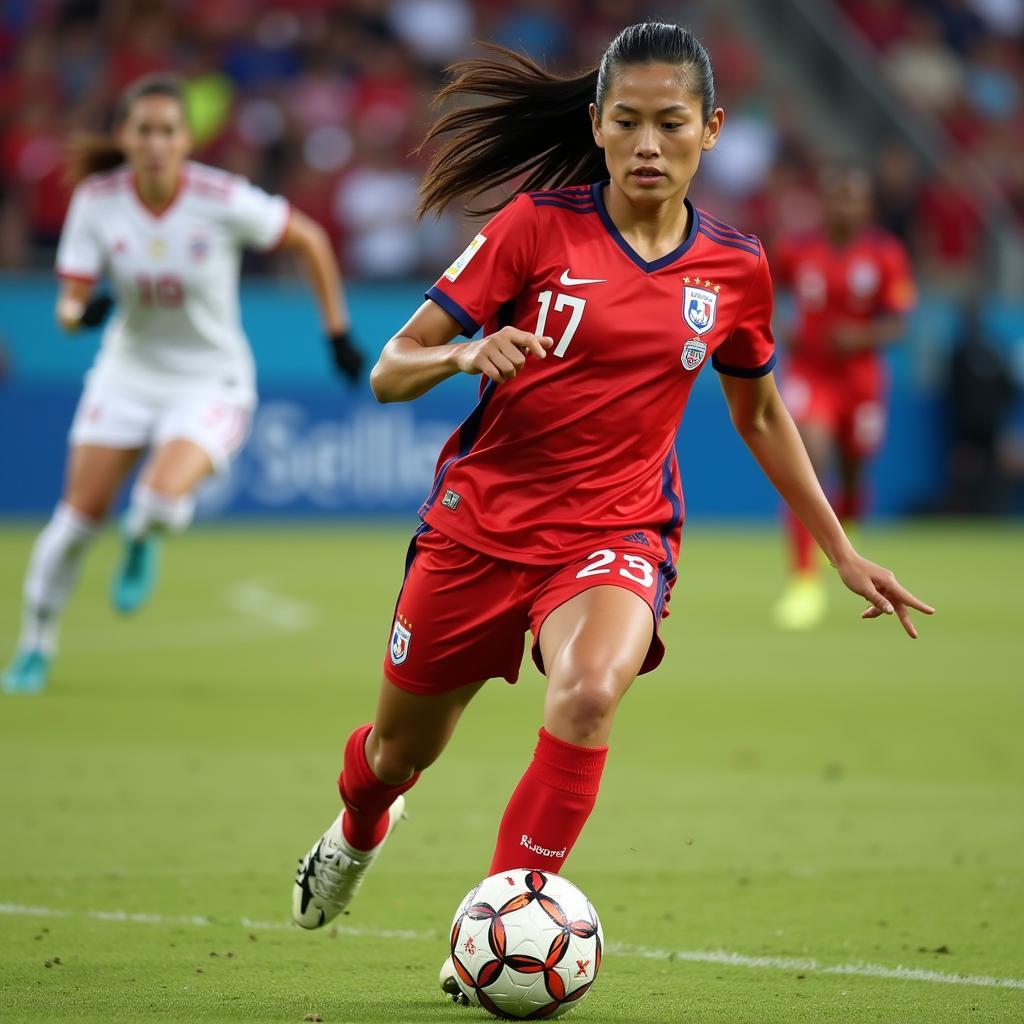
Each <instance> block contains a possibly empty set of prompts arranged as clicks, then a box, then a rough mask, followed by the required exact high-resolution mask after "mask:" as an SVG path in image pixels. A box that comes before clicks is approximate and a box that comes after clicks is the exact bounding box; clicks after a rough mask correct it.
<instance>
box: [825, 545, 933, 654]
mask: <svg viewBox="0 0 1024 1024" xmlns="http://www.w3.org/2000/svg"><path fill="white" fill-rule="evenodd" d="M836 571H837V572H838V573H839V576H840V578H841V579H842V581H843V582H844V583H845V584H846V585H847V586H848V587H849V588H850V590H852V591H853V592H854V593H855V594H860V595H861V597H864V598H866V599H867V600H868V601H870V602H871V607H870V608H868V609H867V610H866V611H864V612H863V613H862V614H861V618H862V619H877V618H880V617H881V616H882V615H895V616H896V617H897V618H898V619H899V620H900V623H901V624H902V626H903V629H904V630H905V631H906V633H907V636H909V637H910V638H911V639H912V640H916V639H917V629H916V628H915V627H914V623H913V622H912V621H911V618H910V609H911V608H916V609H917V610H918V611H919V612H924V614H925V615H932V614H933V613H934V612H935V609H934V608H932V607H931V605H927V604H925V603H924V601H922V600H920V599H919V598H917V597H914V595H913V594H912V593H911V592H910V591H909V590H907V588H906V587H904V586H903V585H902V584H901V583H900V581H899V580H898V579H896V577H895V576H894V575H893V573H892V570H890V569H886V568H885V567H884V566H881V565H875V563H874V562H869V561H868V560H867V559H866V558H862V557H861V556H860V555H858V554H857V553H856V552H854V553H853V554H852V555H851V556H850V557H849V558H848V559H846V560H844V561H843V562H842V563H840V564H837V565H836Z"/></svg>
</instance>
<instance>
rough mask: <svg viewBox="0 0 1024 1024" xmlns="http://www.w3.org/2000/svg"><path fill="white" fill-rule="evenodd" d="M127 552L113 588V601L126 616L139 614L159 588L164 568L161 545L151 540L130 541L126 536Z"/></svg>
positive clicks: (122, 559) (126, 535) (145, 538)
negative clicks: (161, 567) (161, 566)
mask: <svg viewBox="0 0 1024 1024" xmlns="http://www.w3.org/2000/svg"><path fill="white" fill-rule="evenodd" d="M122 540H123V543H124V550H123V553H122V555H121V564H120V565H119V566H118V567H117V574H116V575H115V576H114V581H113V583H112V584H111V587H110V600H111V601H112V602H113V605H114V608H115V609H116V610H117V611H119V612H120V613H121V614H122V615H131V614H132V613H133V612H137V611H138V610H139V609H140V608H141V607H142V605H143V604H145V603H146V600H147V599H148V597H149V595H150V594H151V593H152V592H153V588H154V587H155V586H156V581H157V576H158V575H159V566H160V541H159V540H158V539H157V538H156V537H154V536H152V535H150V536H148V537H137V538H136V537H129V536H128V534H126V533H122Z"/></svg>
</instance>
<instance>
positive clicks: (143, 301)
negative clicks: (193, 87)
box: [3, 77, 361, 693]
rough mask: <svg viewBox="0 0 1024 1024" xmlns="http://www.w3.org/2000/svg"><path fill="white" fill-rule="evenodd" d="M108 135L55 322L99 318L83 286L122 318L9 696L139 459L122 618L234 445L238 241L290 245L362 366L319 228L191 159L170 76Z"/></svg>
mask: <svg viewBox="0 0 1024 1024" xmlns="http://www.w3.org/2000/svg"><path fill="white" fill-rule="evenodd" d="M116 124H117V133H116V140H115V139H95V140H85V141H82V142H81V143H80V145H79V146H78V148H77V150H76V151H75V154H74V160H73V165H72V177H73V179H74V180H75V181H76V183H77V185H78V187H77V188H76V190H75V194H74V197H73V198H72V201H71V208H70V211H69V213H68V218H67V222H66V223H65V225H64V231H63V234H62V236H61V241H60V246H59V249H58V253H57V272H58V274H59V276H60V278H61V285H60V293H59V298H58V302H57V318H58V320H59V321H60V324H61V326H62V327H63V328H64V329H65V330H68V331H76V330H78V329H79V328H81V327H93V326H96V325H97V324H99V323H100V322H101V321H102V320H103V318H104V317H105V315H106V313H107V311H108V310H109V308H110V306H111V304H112V300H111V299H110V298H108V297H106V296H102V295H99V294H97V292H96V291H95V289H96V286H97V283H98V281H99V279H100V277H101V276H102V275H104V274H106V275H107V276H108V277H109V278H110V280H111V282H112V284H113V288H114V292H115V294H116V297H117V305H118V310H119V312H118V315H117V316H116V317H115V318H114V319H113V321H112V322H111V323H110V324H109V326H108V327H107V329H106V331H105V333H104V336H103V344H102V346H101V348H100V352H99V355H98V356H97V359H96V362H95V364H94V365H93V368H92V370H91V371H90V372H89V375H88V377H87V378H86V385H85V389H84V391H83V393H82V397H81V400H80V401H79V404H78V409H77V412H76V413H75V418H74V422H73V423H72V426H71V434H70V456H69V460H68V469H67V480H66V483H65V487H64V493H63V497H62V499H61V502H60V504H59V505H58V506H57V509H56V511H55V512H54V514H53V518H52V519H51V520H50V522H49V523H48V524H47V526H46V527H45V529H44V530H43V532H42V533H41V534H40V535H39V537H38V539H37V540H36V543H35V546H34V547H33V549H32V555H31V558H30V560H29V566H28V573H27V576H26V578H25V587H24V618H23V625H22V630H21V636H20V639H19V641H18V648H17V652H16V654H15V657H14V660H13V662H12V663H11V665H10V666H9V668H8V669H7V671H6V673H5V674H4V677H3V685H4V688H5V689H6V690H7V691H8V692H20V693H34V692H38V691H39V690H41V689H42V688H43V686H44V685H45V682H46V678H47V674H48V672H49V669H50V665H51V662H52V659H53V656H54V653H55V651H56V647H57V630H58V623H59V618H60V614H61V611H62V610H63V608H64V606H65V604H66V603H67V600H68V598H69V597H70V595H71V591H72V589H73V587H74V585H75V581H76V579H77V577H78V571H79V567H80V565H81V562H82V558H83V556H84V554H85V552H86V549H87V548H88V547H89V544H90V542H91V541H92V540H93V538H94V537H95V536H96V534H97V532H98V530H99V527H100V524H101V523H102V521H103V519H104V518H105V516H106V515H107V512H108V510H109V508H110V506H111V504H112V502H113V501H114V498H115V496H116V495H117V492H118V490H119V488H120V486H121V484H122V482H123V481H124V479H125V477H126V475H127V474H128V473H129V471H130V470H131V469H132V467H133V466H134V465H135V463H136V462H137V460H138V459H139V457H140V455H141V454H142V453H143V452H144V451H145V450H147V449H149V453H150V454H149V457H148V459H147V460H146V463H145V465H144V466H143V467H142V470H141V472H140V474H139V477H138V482H137V483H136V484H135V486H134V488H133V490H132V494H131V504H130V507H129V509H128V511H127V514H126V515H125V518H124V524H123V536H124V553H123V557H122V560H121V564H120V568H119V569H118V571H117V574H116V576H115V578H114V583H113V589H112V598H113V602H114V605H115V606H116V608H117V609H118V610H119V611H121V612H125V613H128V612H133V611H135V610H136V609H138V608H139V606H140V605H141V604H142V603H143V601H145V599H146V597H147V596H148V595H149V593H150V592H151V590H152V588H153V585H154V582H155V579H156V571H157V564H156V559H157V534H158V533H159V532H160V531H171V532H180V531H181V530H183V529H185V527H186V526H188V524H189V522H190V520H191V518H192V510H193V506H194V497H193V494H194V492H195V489H196V487H197V486H198V484H199V483H200V482H201V481H202V480H203V478H204V477H206V476H207V475H208V474H209V473H211V472H213V471H215V470H221V469H223V468H224V467H225V466H226V465H227V463H228V461H229V460H230V458H231V456H232V455H233V454H234V453H235V452H236V451H237V450H238V449H239V447H240V446H241V445H242V443H243V441H244V440H245V437H246V433H247V431H248V425H249V421H250V419H251V417H252V413H253V408H254V406H255V404H256V390H255V374H254V368H253V361H252V354H251V352H250V351H249V346H248V343H247V341H246V339H245V335H244V334H243V333H242V328H241V323H240V318H239V310H238V274H239V263H240V261H241V251H242V249H243V248H244V247H246V246H252V247H253V248H257V249H263V250H269V249H272V248H274V247H275V246H277V245H283V246H285V247H287V248H291V249H295V250H297V251H298V252H299V253H300V254H301V256H302V257H303V259H304V261H305V263H306V265H307V268H308V271H309V275H310V278H311V281H312V284H313V289H314V292H315V294H316V298H317V302H318V304H319V306H320V309H321V312H322V315H323V320H324V324H325V326H326V328H327V331H328V333H329V336H330V341H331V345H332V347H333V351H334V356H335V361H336V363H337V365H338V367H339V369H341V370H343V371H344V372H346V373H347V374H348V375H349V376H350V377H353V378H355V377H356V376H358V373H359V366H360V363H361V356H360V355H359V353H358V351H357V350H356V349H355V348H354V347H353V346H352V344H351V342H350V340H349V338H348V320H347V314H346V313H345V311H344V307H343V304H342V296H341V279H340V276H339V273H338V266H337V263H336V261H335V258H334V255H333V253H332V251H331V247H330V243H329V242H328V240H327V236H326V234H325V232H324V231H323V229H322V228H320V227H319V225H317V224H315V223H314V222H313V221H311V220H310V219H309V218H308V217H306V216H304V215H303V214H301V213H299V212H298V211H297V210H294V209H289V206H288V203H287V202H286V201H285V200H284V199H282V198H281V197H280V196H270V195H267V194H266V193H265V192H263V191H261V190H260V189H258V188H255V187H254V186H253V185H251V184H249V182H248V181H246V180H244V179H242V178H238V177H235V176H233V175H230V174H226V173H224V172H222V171H218V170H214V169H213V168H210V167H204V166H202V165H200V164H197V163H193V162H190V161H188V159H187V157H188V152H189V148H190V139H189V132H188V127H187V123H186V117H185V106H184V100H183V97H182V93H181V90H180V87H179V86H178V84H177V82H176V81H175V80H174V79H170V78H163V77H148V78H144V79H141V80H140V81H139V82H137V83H136V84H134V85H133V86H131V87H130V88H129V89H128V90H127V92H126V94H125V95H124V97H123V98H122V100H121V103H120V105H119V112H118V117H117V122H116ZM97 172H105V173H97Z"/></svg>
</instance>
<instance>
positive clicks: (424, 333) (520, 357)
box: [370, 299, 554, 402]
mask: <svg viewBox="0 0 1024 1024" xmlns="http://www.w3.org/2000/svg"><path fill="white" fill-rule="evenodd" d="M461 330H462V327H461V325H460V324H459V322H458V321H457V320H455V319H454V318H453V317H451V316H449V315H448V314H447V313H446V312H445V311H444V310H443V309H442V308H441V307H440V306H439V305H437V303H435V302H431V301H430V300H429V299H428V300H427V301H426V302H424V303H423V305H422V306H420V308H419V309H418V310H416V312H415V313H414V314H413V317H412V319H411V320H410V321H409V322H408V323H407V324H406V325H405V326H404V327H403V328H402V329H401V330H400V331H399V332H398V333H397V334H396V335H395V336H394V337H393V338H392V339H391V340H390V341H389V342H388V343H387V344H386V345H385V346H384V349H383V351H382V352H381V354H380V359H378V360H377V365H376V366H375V367H374V368H373V370H372V371H371V372H370V387H371V388H372V389H373V393H374V395H375V396H376V398H377V401H378V402H408V401H411V400H412V399H414V398H419V396H420V395H422V394H425V393H426V392H427V391H429V390H430V389H431V388H432V387H434V386H435V385H437V384H440V383H441V381H443V380H447V379H448V378H449V377H453V376H454V375H455V374H457V373H468V374H470V375H478V374H483V375H484V376H485V377H488V378H489V379H490V380H493V381H494V382H495V383H501V381H503V380H511V379H512V378H513V377H515V376H516V375H517V374H518V373H519V371H520V370H522V368H523V367H524V366H525V365H526V360H527V357H528V356H530V355H535V356H537V358H538V359H543V358H545V356H546V355H547V350H548V349H549V348H551V346H552V345H554V341H553V340H552V339H551V338H548V337H540V336H539V335H536V334H530V333H529V332H528V331H520V330H518V329H517V328H515V327H503V328H502V329H501V330H500V331H495V332H494V334H489V335H488V336H487V337H486V338H481V339H480V340H479V341H467V342H462V343H460V344H458V345H449V344H448V342H450V341H451V340H452V339H453V338H454V337H455V336H456V335H457V334H458V333H459V332H460V331H461Z"/></svg>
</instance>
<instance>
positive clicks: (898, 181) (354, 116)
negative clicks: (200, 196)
mask: <svg viewBox="0 0 1024 1024" xmlns="http://www.w3.org/2000/svg"><path fill="white" fill-rule="evenodd" d="M841 8H842V14H843V15H844V16H845V17H846V18H847V19H848V23H849V27H850V31H851V32H853V31H857V32H859V33H861V34H862V35H863V37H864V38H865V39H866V40H867V41H868V43H869V44H870V45H871V46H872V47H873V48H874V51H875V54H876V57H877V61H878V66H879V71H880V73H882V74H884V75H885V76H887V77H888V81H889V82H890V83H891V85H892V86H893V89H894V93H893V95H894V102H898V103H902V104H905V105H907V106H908V107H909V108H910V109H911V110H915V109H921V110H926V111H928V112H929V113H930V114H933V115H935V116H936V117H938V118H939V119H940V120H941V122H942V123H943V124H944V125H945V126H946V128H947V129H948V131H949V133H950V135H951V137H952V139H953V140H954V141H955V142H956V143H957V144H958V145H959V146H961V147H963V149H964V151H965V152H966V151H969V152H970V153H971V154H972V158H973V159H979V160H981V161H982V162H984V163H985V164H986V165H987V166H988V168H989V172H990V175H991V178H992V179H993V180H994V181H996V182H997V183H998V187H999V188H1000V189H1002V190H1003V192H1004V195H1005V198H1006V199H1007V200H1008V201H1009V203H1010V204H1011V206H1012V208H1013V209H1014V210H1015V211H1016V214H1017V215H1018V216H1019V217H1020V218H1022V219H1024V147H1022V146H1021V145H1020V140H1021V139H1022V138H1024V47H1022V46H1021V38H1022V30H1024V0H916V2H906V0H901V2H892V0H842V3H841ZM716 11H717V13H711V12H716ZM2 12H3V13H2V14H0V167H2V191H0V266H6V267H19V268H20V267H43V266H46V265H47V264H49V263H50V261H51V260H52V253H53V247H54V245H55V243H56V240H57V238H58V235H59V233H60V228H61V223H62V219H63V215H64V212H65V209H66V205H67V201H68V191H67V187H66V185H65V184H64V182H63V179H62V154H63V149H64V146H65V144H66V140H67V139H68V138H69V136H70V135H71V134H72V133H74V132H75V131H78V130H102V129H105V128H106V127H108V126H109V123H110V115H111V110H112V106H113V102H114V100H115V98H116V97H117V95H118V93H119V92H120V90H121V89H122V88H123V87H124V86H125V85H126V84H127V83H128V82H130V81H132V80H133V79H135V78H137V77H138V76H139V75H141V74H144V73H146V72H152V71H175V72H179V73H180V74H181V75H183V76H184V78H185V79H186V81H187V83H188V86H187V87H188V96H189V105H190V113H191V117H192V120H193V125H194V132H195V136H196V142H197V156H198V158H199V159H202V160H206V161H208V162H211V163H214V164H218V165H220V166H223V167H226V168H229V169H231V170H234V171H236V172H238V173H241V174H245V175H247V176H248V177H250V178H252V179H253V180H254V181H256V182H258V183H260V184H261V185H263V186H264V187H266V188H268V189H270V190H273V191H279V192H282V193H283V194H285V195H286V196H287V197H288V198H289V199H290V200H292V201H293V202H294V203H295V204H296V205H298V206H299V207H301V208H302V209H304V210H305V211H307V212H308V213H310V214H311V215H312V216H314V217H315V218H317V219H318V220H319V221H321V223H323V224H324V225H325V226H326V227H327V229H328V231H329V232H330V234H331V237H332V239H333V241H334V243H335V245H336V246H337V248H338V251H339V253H340V254H341V256H342V259H343V262H344V266H345V268H346V270H347V272H348V273H349V274H350V275H351V276H353V277H362V278H369V279H385V278H402V277H408V276H409V275H413V274H420V273H423V274H428V275H429V274H431V273H433V272H436V268H437V266H438V264H439V259H441V257H439V255H438V252H439V251H440V252H450V251H451V248H452V246H454V245H457V244H458V242H459V241H460V238H459V237H458V236H460V235H461V234H463V233H464V230H465V229H464V227H463V226H462V225H460V224H459V223H458V221H457V219H456V217H455V215H454V214H453V215H452V217H451V218H450V219H447V220H442V221H441V222H440V223H434V222H427V223H425V224H422V225H420V224H417V223H416V221H415V218H414V209H415V205H416V189H417V181H418V173H419V172H420V169H421V166H420V161H419V160H418V159H417V158H416V157H415V156H413V155H411V151H412V149H413V147H414V146H415V145H416V143H417V141H418V140H419V138H420V137H421V135H422V131H423V128H424V126H425V124H426V123H427V122H428V120H429V118H430V110H429V99H430V96H431V94H432V93H433V92H434V90H435V89H436V87H437V86H438V84H439V83H440V82H441V80H442V77H443V69H444V66H445V65H446V64H448V63H450V62H451V61H453V60H455V59H457V58H459V57H463V56H466V55H467V54H471V53H472V52H473V50H474V40H476V39H494V40H496V41H498V42H500V43H503V44H505V45H507V46H510V47H513V48H517V49H522V50H525V51H526V52H528V53H530V54H531V55H533V56H535V57H537V58H540V59H543V60H544V61H545V62H546V63H547V64H548V65H549V66H551V67H552V68H554V69H559V70H565V71H575V70H577V69H579V68H581V67H584V66H589V65H591V64H592V63H594V62H595V61H596V60H597V59H598V57H599V56H600V54H601V52H602V50H603V49H604V47H605V45H606V44H607V42H608V40H609V39H610V38H611V36H612V35H614V33H615V32H616V31H617V30H618V29H619V28H620V27H622V26H623V25H625V24H627V23H629V22H631V21H635V20H638V19H640V18H642V17H645V16H660V17H664V18H669V19H673V20H677V21H681V22H684V23H689V24H690V25H691V26H692V27H693V28H694V29H695V30H697V31H698V32H699V33H700V34H701V35H702V37H703V38H704V41H705V42H706V43H707V45H708V46H709V48H710V51H711V53H712V56H713V59H714V60H715V64H716V70H717V78H718V83H719V90H720V99H721V102H722V103H723V105H724V106H725V107H726V111H727V115H728V123H727V131H726V133H725V134H724V135H723V141H722V145H721V147H720V150H719V151H718V152H716V153H714V154H713V155H712V157H713V158H712V159H709V160H708V161H707V164H706V167H705V172H704V173H703V174H702V176H701V178H700V187H699V194H698V196H697V199H698V201H701V202H704V203H706V204H707V205H710V206H712V207H713V208H714V209H715V210H716V213H717V214H719V215H720V216H722V217H724V218H725V219H726V220H732V221H733V222H734V223H736V224H737V225H739V226H741V227H742V228H743V230H745V231H754V232H757V233H758V234H760V235H761V236H762V237H764V238H765V240H766V241H767V242H768V244H769V246H770V244H771V240H772V238H773V237H774V236H775V235H776V233H777V232H778V231H779V230H780V227H781V226H782V225H784V226H785V229H786V230H787V231H790V230H794V229H799V228H802V227H807V226H810V225H813V224H814V222H815V220H816V218H817V216H818V212H817V200H816V197H815V187H814V186H815V175H816V169H817V166H818V164H819V162H820V160H821V159H822V158H823V157H824V156H827V155H828V154H823V153H821V152H819V146H820V143H816V142H815V134H814V133H813V131H810V130H808V128H807V125H806V123H805V118H804V117H803V112H802V109H801V101H800V97H799V96H794V95H792V94H786V93H785V92H784V91H780V90H778V89H777V88H773V86H772V81H771V79H770V76H766V75H765V73H764V70H765V63H766V61H770V60H771V58H772V55H771V54H770V52H767V51H766V48H765V47H759V46H757V45H756V44H754V43H752V42H751V41H750V36H749V33H748V34H746V35H744V34H742V33H740V32H738V31H737V30H736V27H735V25H734V23H733V21H732V19H730V18H729V17H728V15H727V14H726V13H724V9H723V8H721V7H719V5H710V4H700V3H694V2H689V3H673V4H664V3H661V4H658V3H645V2H642V0H592V2H586V0H520V2H516V3H511V2H509V0H478V2H469V0H347V2H345V0H342V2H338V0H290V2H284V0H218V2H216V3H210V2H205V0H7V2H6V3H5V4H4V5H3V7H2ZM873 162H874V164H875V168H874V169H875V171H876V173H877V177H878V182H879V212H880V216H881V219H882V222H883V223H884V224H885V225H886V226H887V227H888V228H889V229H891V230H892V231H894V232H895V233H896V234H898V235H900V236H901V237H903V238H904V239H905V240H906V241H907V242H908V244H909V245H910V246H911V249H912V251H913V252H914V254H915V256H916V260H917V264H918V267H919V270H920V272H921V273H922V274H923V275H924V277H925V279H926V280H931V281H933V282H934V283H935V284H937V285H940V286H942V287H943V288H946V287H959V286H968V285H969V282H970V279H971V276H972V268H973V267H975V266H976V264H977V258H978V255H979V248H980V246H981V245H982V235H983V224H982V216H981V212H980V210H979V208H978V207H977V205H976V203H975V198H974V195H973V193H972V190H971V188H970V186H969V185H968V184H967V183H966V179H965V176H964V175H963V174H962V173H960V168H959V167H958V165H957V163H956V161H951V162H950V164H949V166H948V169H947V170H946V171H945V172H944V173H938V174H933V175H926V174H924V172H923V169H922V166H921V165H920V163H919V162H918V160H917V158H916V156H915V155H914V153H913V151H912V150H911V149H910V148H908V147H907V146H906V145H905V144H904V143H902V142H899V141H894V142H892V143H889V144H885V145H883V146H882V147H881V148H880V149H879V151H878V152H877V153H876V154H874V161H873Z"/></svg>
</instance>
